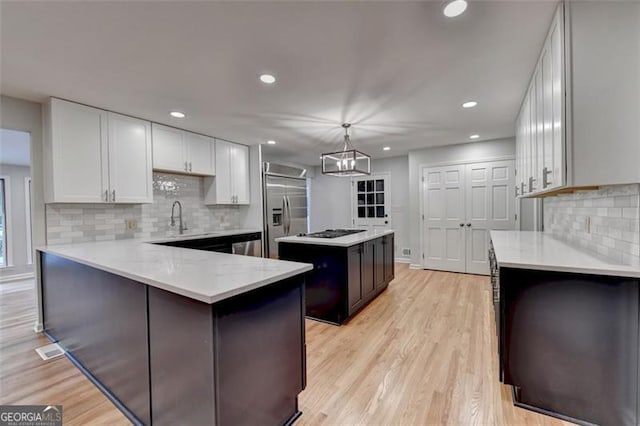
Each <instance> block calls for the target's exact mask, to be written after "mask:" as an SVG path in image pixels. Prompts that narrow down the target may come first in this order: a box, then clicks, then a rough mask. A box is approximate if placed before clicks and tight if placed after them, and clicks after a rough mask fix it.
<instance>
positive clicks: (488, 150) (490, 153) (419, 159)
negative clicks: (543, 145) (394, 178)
mask: <svg viewBox="0 0 640 426" xmlns="http://www.w3.org/2000/svg"><path fill="white" fill-rule="evenodd" d="M515 154H516V143H515V139H514V138H507V139H497V140H491V141H484V142H473V143H465V144H459V145H448V146H441V147H435V148H425V149H420V150H415V151H410V152H409V179H408V181H409V216H408V228H409V230H408V234H409V239H410V242H409V244H410V247H411V264H412V265H420V264H422V259H421V257H422V254H421V253H422V252H421V248H420V196H421V195H420V188H421V185H420V173H421V168H422V167H423V166H429V165H436V164H447V163H454V162H462V161H485V160H492V159H499V158H500V159H502V158H506V157H511V158H515Z"/></svg>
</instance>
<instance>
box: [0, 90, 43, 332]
mask: <svg viewBox="0 0 640 426" xmlns="http://www.w3.org/2000/svg"><path fill="white" fill-rule="evenodd" d="M0 127H2V128H4V129H13V130H22V131H25V132H29V133H30V134H31V179H32V187H31V189H32V194H31V196H32V199H31V208H32V223H33V228H32V229H33V246H34V247H38V246H40V245H44V244H45V219H44V193H43V183H44V181H43V177H42V106H41V105H40V104H38V103H35V102H29V101H25V100H22V99H16V98H11V97H8V96H0ZM36 268H37V264H36ZM38 272H39V271H38ZM36 288H37V293H38V294H37V297H38V306H39V307H40V309H39V310H38V319H37V322H36V327H37V328H41V327H42V305H41V304H40V300H41V295H40V285H37V286H36Z"/></svg>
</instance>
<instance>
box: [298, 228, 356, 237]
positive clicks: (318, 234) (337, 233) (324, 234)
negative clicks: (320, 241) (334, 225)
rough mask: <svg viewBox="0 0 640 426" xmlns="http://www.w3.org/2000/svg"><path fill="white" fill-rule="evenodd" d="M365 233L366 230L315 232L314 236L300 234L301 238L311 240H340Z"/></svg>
mask: <svg viewBox="0 0 640 426" xmlns="http://www.w3.org/2000/svg"><path fill="white" fill-rule="evenodd" d="M360 232H365V230H364V229H327V230H325V231H320V232H314V233H312V234H300V236H301V237H311V238H340V237H345V236H347V235H351V234H358V233H360Z"/></svg>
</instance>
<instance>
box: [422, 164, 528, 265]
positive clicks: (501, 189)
mask: <svg viewBox="0 0 640 426" xmlns="http://www.w3.org/2000/svg"><path fill="white" fill-rule="evenodd" d="M514 163H515V162H514V161H513V160H505V161H490V162H482V163H474V164H462V165H451V166H441V167H429V168H424V169H423V170H422V173H423V175H422V185H423V197H422V202H423V209H422V211H423V227H422V228H423V253H424V260H423V267H425V268H427V269H438V270H445V271H452V272H466V273H470V274H488V273H489V264H488V259H487V251H488V247H489V231H490V230H492V229H493V230H497V229H504V230H510V229H515V220H516V214H515V193H514V191H515V187H514V185H515V170H514V167H515V164H514Z"/></svg>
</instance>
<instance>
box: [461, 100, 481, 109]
mask: <svg viewBox="0 0 640 426" xmlns="http://www.w3.org/2000/svg"><path fill="white" fill-rule="evenodd" d="M476 105H478V102H477V101H467V102H465V103H463V104H462V108H473V107H474V106H476Z"/></svg>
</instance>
